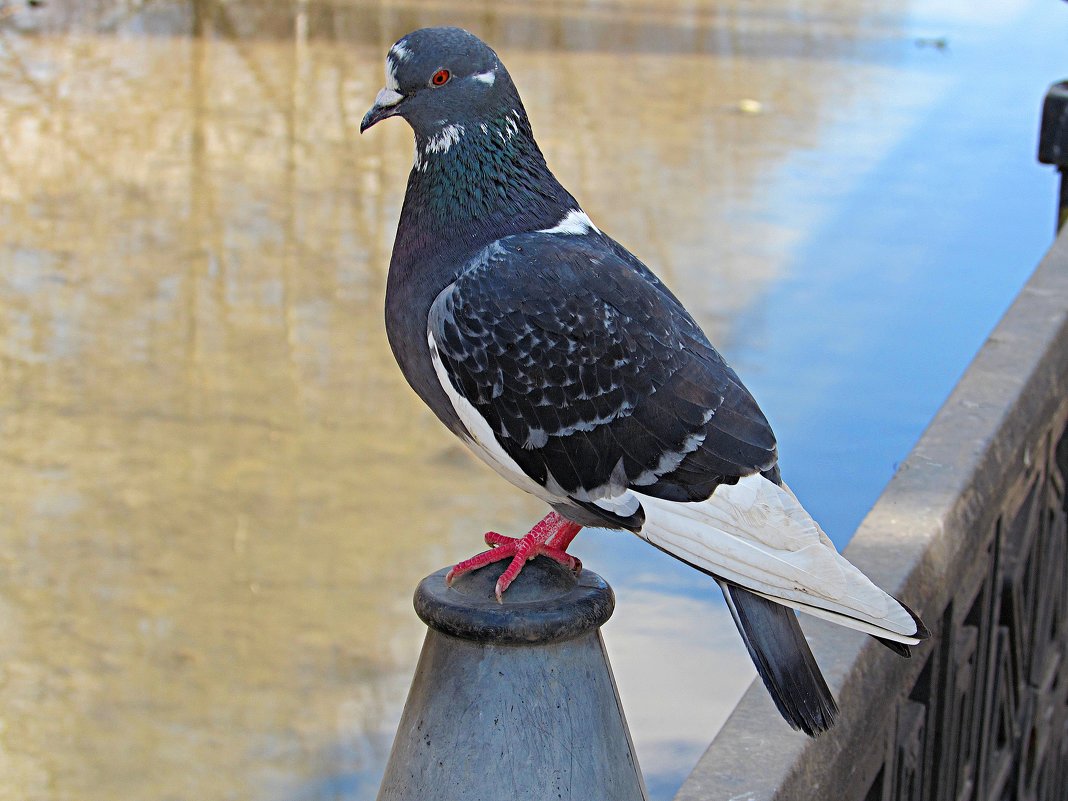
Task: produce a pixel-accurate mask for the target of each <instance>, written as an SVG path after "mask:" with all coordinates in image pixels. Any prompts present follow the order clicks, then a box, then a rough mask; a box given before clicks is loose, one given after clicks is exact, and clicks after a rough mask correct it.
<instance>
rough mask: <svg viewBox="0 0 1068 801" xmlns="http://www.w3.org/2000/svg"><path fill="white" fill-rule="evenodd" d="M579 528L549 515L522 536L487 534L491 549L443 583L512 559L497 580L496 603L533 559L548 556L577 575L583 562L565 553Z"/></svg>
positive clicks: (462, 564)
mask: <svg viewBox="0 0 1068 801" xmlns="http://www.w3.org/2000/svg"><path fill="white" fill-rule="evenodd" d="M581 529H582V526H580V525H579V524H578V523H572V522H571V521H570V520H568V519H567V518H564V517H561V516H560V515H558V514H557V513H556V512H549V514H547V515H545V517H543V518H542V519H541V520H540V521H539V522H538V523H537V524H535V526H534V528H532V529H531V530H530V531H529V532H528V533H527V534H525V535H524V536H522V537H519V538H516V537H505V536H504V535H502V534H498V533H497V532H495V531H487V532H486V544H487V545H490V546H492V547H491V548H490V549H489V550H488V551H483V552H482V553H480V554H478V555H476V556H472V557H471V558H470V559H465V560H463V561H462V562H459V563H457V565H456V566H455V567H454V568H453V569H452V570H450V571H449V572H448V574H447V575H446V576H445V583H446V584H447V585H451V584H452V582H453V581H454V580H455V579H456V578H457V577H459V576H462V575H463V574H464V573H470V572H471V571H472V570H478V569H479V568H480V567H485V566H486V565H490V564H493V563H494V562H499V561H501V560H502V559H508V558H509V557H511V559H512V562H511V564H509V565H508V567H507V568H505V571H504V572H503V573H502V574H501V577H500V578H499V579H497V586H496V588H495V590H494V591H495V593H496V595H497V601H498V602H501V603H503V596H504V591H505V590H507V589H508V587H509V585H511V583H512V582H513V581H515V578H516V576H518V575H519V573H520V571H522V569H523V566H524V565H525V564H526V563H527V561H528V560H530V559H533V558H534V557H535V556H547V557H549V558H550V559H552V560H553V561H554V562H559V563H560V564H562V565H563V566H564V567H566V568H568V569H569V570H574V571H575V572H576V573H577V572H579V571H580V570H582V562H580V561H579V560H578V559H576V558H575V557H574V556H572V555H571V554H569V553H567V546H568V545H570V544H571V540H573V539H575V535H576V534H578V533H579V531H580V530H581Z"/></svg>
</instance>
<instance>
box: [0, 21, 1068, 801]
mask: <svg viewBox="0 0 1068 801" xmlns="http://www.w3.org/2000/svg"><path fill="white" fill-rule="evenodd" d="M446 22H448V23H454V24H461V25H464V26H466V27H468V28H470V29H472V30H474V31H476V32H478V33H480V34H482V35H483V36H484V37H485V38H487V39H488V40H490V41H491V42H492V43H493V44H494V46H495V47H496V48H497V49H498V51H499V52H500V53H501V55H502V57H503V58H504V59H505V61H506V63H507V64H508V66H509V68H510V70H511V72H512V73H513V75H514V76H515V78H516V80H517V82H518V84H519V87H520V90H521V91H522V93H523V96H524V99H525V101H526V104H527V107H528V110H529V111H530V114H531V118H532V121H533V124H534V128H535V131H536V133H537V134H538V136H539V141H540V142H541V144H542V146H543V149H544V150H545V151H546V153H547V155H548V158H549V161H550V164H551V165H552V166H553V167H554V169H555V170H556V172H557V174H558V175H559V176H560V177H561V179H562V180H563V182H564V183H565V185H567V186H568V187H569V188H570V189H571V190H572V191H573V192H574V194H575V195H576V196H577V197H579V198H580V200H582V202H583V205H584V207H585V209H586V210H587V211H588V212H589V214H590V216H591V217H592V218H593V219H594V221H595V222H596V223H597V224H598V225H599V226H601V227H602V228H604V229H605V230H607V231H608V232H610V233H613V234H614V235H615V236H617V238H619V239H621V240H622V241H623V242H624V243H626V244H628V245H629V246H630V247H632V248H633V249H634V250H635V251H636V252H637V253H638V254H639V255H640V256H641V257H642V258H643V259H645V260H646V261H647V262H648V263H650V264H651V265H653V266H654V267H655V269H657V270H658V272H660V273H661V274H662V275H663V276H664V277H665V278H666V279H667V280H668V281H669V283H670V284H671V285H672V286H673V287H674V288H675V289H676V290H677V292H678V293H679V294H680V295H681V296H682V297H683V298H685V299H686V301H687V303H688V305H689V306H690V308H691V309H692V310H693V311H694V313H695V315H696V316H697V317H698V318H699V320H700V321H701V322H702V324H703V325H704V326H705V328H706V330H707V331H708V332H709V334H710V336H711V337H712V338H713V340H714V341H716V342H718V343H719V344H720V345H721V346H722V348H723V350H724V351H725V352H726V353H727V354H728V355H729V357H730V358H731V360H732V361H733V362H734V364H735V366H736V367H737V368H738V369H739V371H740V372H741V373H742V375H743V376H744V377H745V378H746V380H747V382H748V383H749V385H750V387H751V388H752V389H753V390H754V392H755V393H756V394H757V396H758V397H759V398H760V400H761V403H762V405H763V407H764V408H765V411H766V412H767V413H768V416H769V417H770V418H771V420H772V422H773V424H774V425H775V427H776V429H777V432H778V434H779V439H780V442H781V451H782V459H783V466H784V471H785V475H786V478H787V480H788V481H789V482H790V483H791V484H792V485H793V487H794V489H795V490H796V491H797V492H798V494H799V495H801V497H802V498H804V499H805V500H806V503H807V505H808V506H809V507H810V508H811V509H812V511H813V512H814V513H816V515H817V516H818V517H819V518H820V519H821V520H822V521H823V522H824V524H825V527H826V528H827V529H828V531H829V532H830V533H831V535H832V537H833V538H834V539H835V540H836V542H838V543H839V544H840V545H842V544H844V543H845V541H846V540H847V539H848V537H849V534H850V533H851V532H852V530H853V529H854V528H855V526H856V524H857V523H858V522H859V520H860V519H861V517H862V516H863V514H864V512H865V510H866V509H867V508H868V507H870V505H871V503H872V502H873V501H874V499H875V498H876V497H877V495H878V492H879V490H880V488H881V487H882V486H883V485H884V484H885V482H886V480H887V479H888V478H889V477H890V475H891V474H892V471H893V468H894V464H895V463H896V462H897V461H899V460H900V459H901V458H903V456H904V455H905V454H906V453H907V451H908V449H909V447H910V446H911V444H912V443H913V442H914V441H915V439H916V437H917V436H918V435H919V433H920V431H921V430H922V428H923V426H924V425H925V423H926V422H927V420H928V419H929V418H930V416H931V414H932V413H933V412H934V410H935V409H936V408H937V407H938V405H939V404H940V402H941V400H942V399H943V398H944V397H945V395H946V393H947V392H948V391H949V389H950V388H951V387H952V385H953V383H954V382H955V380H956V378H957V377H958V376H959V374H960V373H961V372H962V371H963V369H964V367H965V366H966V364H967V362H968V360H969V358H970V357H971V355H972V354H973V353H974V352H975V350H976V349H977V348H978V347H979V345H980V344H981V343H982V340H983V338H984V336H985V335H986V333H987V332H988V331H989V330H990V329H991V328H992V327H993V325H994V323H995V322H996V320H997V318H998V316H999V315H1000V313H1001V312H1002V311H1003V310H1004V308H1005V307H1006V306H1007V304H1008V302H1009V300H1010V298H1011V296H1012V294H1013V293H1014V292H1015V291H1016V290H1017V289H1018V288H1019V286H1020V285H1022V283H1023V281H1024V280H1026V276H1027V275H1028V273H1029V272H1030V270H1031V269H1032V267H1033V266H1034V264H1035V263H1036V261H1037V259H1038V257H1039V256H1040V255H1041V253H1042V252H1043V250H1044V249H1045V247H1046V246H1047V244H1048V242H1049V239H1050V236H1051V231H1052V224H1053V217H1054V211H1053V206H1054V196H1055V181H1054V178H1053V175H1052V173H1051V171H1050V170H1048V168H1040V167H1039V166H1037V165H1036V164H1035V163H1034V152H1035V136H1036V131H1037V125H1038V110H1039V108H1040V101H1041V97H1042V94H1043V92H1044V91H1045V88H1046V86H1047V85H1048V84H1049V83H1050V82H1052V81H1053V80H1055V79H1058V78H1061V77H1063V74H1064V72H1065V70H1066V69H1068V59H1066V58H1065V53H1066V52H1068V49H1066V48H1065V47H1064V43H1065V41H1066V40H1068V39H1066V37H1068V9H1065V8H1064V7H1063V6H1062V4H1057V3H1048V2H1045V1H1044V0H1033V2H997V3H995V2H983V3H956V2H950V1H949V0H945V1H943V2H935V3H925V4H922V5H921V6H920V7H919V8H912V7H910V6H909V5H908V4H903V3H892V2H889V1H888V0H884V2H874V3H849V2H823V3H806V4H804V5H803V6H802V5H798V4H793V3H789V2H786V0H766V2H758V3H752V2H750V3H737V4H723V5H714V6H713V5H707V6H706V5H704V4H697V3H683V2H679V3H668V2H660V1H659V0H651V1H650V2H640V1H639V0H630V1H628V2H622V1H621V2H590V3H559V4H556V3H542V4H538V6H537V10H532V8H531V7H529V6H528V5H527V4H522V3H518V2H516V3H488V2H486V3H484V2H475V1H474V0H472V1H471V2H456V3H448V4H440V3H423V2H408V3H367V4H357V3H342V2H336V3H327V2H324V3H310V2H309V3H301V2H296V3H251V2H227V3H213V2H194V3H179V2H164V1H163V0H161V1H160V2H144V3H137V2H130V3H104V2H89V3H84V2H83V3H74V2H60V0H50V1H49V2H48V3H47V4H46V5H45V6H44V7H41V8H35V9H30V8H28V7H26V5H25V4H24V3H22V2H21V0H20V1H19V2H13V1H12V0H8V2H6V3H5V4H0V464H2V465H3V470H2V472H0V536H2V538H3V547H2V548H0V630H2V631H3V632H4V636H3V637H2V638H0V799H9V798H10V799H47V800H48V801H60V799H96V798H99V799H131V801H132V800H133V799H166V800H167V801H170V799H257V800H259V799H263V800H265V801H273V800H274V799H316V800H318V799H336V798H345V799H371V798H373V797H374V794H375V791H376V788H377V783H378V778H379V776H380V774H381V770H382V767H383V764H384V761H385V758H386V756H387V754H388V748H389V745H390V742H391V740H392V734H393V730H394V727H395V725H396V721H397V719H398V717H399V714H400V708H401V706H402V704H403V701H404V694H405V692H406V689H407V685H408V681H409V678H410V675H411V671H412V668H413V666H414V660H415V657H416V654H417V652H418V648H419V643H420V639H421V627H420V625H419V624H418V621H417V620H416V619H415V618H414V615H413V614H412V613H411V609H410V595H411V591H412V589H413V588H414V586H415V584H416V582H417V581H418V579H420V578H421V577H422V576H424V575H426V574H427V573H429V572H431V571H433V570H435V569H437V568H438V567H440V566H442V565H445V564H448V563H450V562H453V561H456V560H457V559H459V558H461V557H464V556H468V555H470V554H471V553H472V552H474V551H475V550H477V549H478V547H479V545H480V533H481V532H482V531H483V530H485V529H486V528H491V527H492V528H495V529H497V530H501V531H520V530H523V529H524V528H525V527H526V526H528V525H529V523H530V522H532V521H533V520H535V519H536V518H537V517H539V516H540V515H541V514H542V513H543V511H544V510H543V508H542V507H541V506H540V505H539V503H538V502H536V501H534V500H533V499H530V498H526V497H524V496H522V495H520V494H519V493H518V492H516V491H514V490H512V489H511V488H510V487H508V486H506V485H504V484H503V483H502V482H501V481H500V480H499V479H498V478H497V477H496V476H495V475H494V474H492V473H490V472H489V471H488V470H486V469H484V468H483V467H482V466H481V465H480V464H478V463H476V462H475V461H474V460H473V459H472V458H470V457H468V456H467V455H466V454H465V452H464V451H463V450H462V448H461V447H460V446H459V445H458V444H457V443H456V442H454V441H453V440H452V439H451V437H450V435H448V434H447V433H446V432H444V430H442V429H441V428H440V426H439V425H438V423H437V422H436V421H435V420H434V419H433V418H432V417H431V416H430V414H429V413H428V412H426V411H425V410H424V409H423V408H422V406H421V405H420V404H419V402H418V401H417V400H416V399H415V398H414V397H413V396H412V395H411V393H410V391H409V390H408V388H407V386H406V385H405V384H404V382H403V380H402V379H401V378H400V376H399V373H398V371H397V370H396V368H395V366H394V365H393V362H392V358H391V356H390V355H389V352H388V348H387V347H386V343H385V337H384V334H383V332H382V328H381V305H382V296H383V285H384V277H385V268H386V264H387V262H388V257H389V251H390V247H391V244H392V238H393V232H394V228H395V225H396V219H397V214H398V211H399V205H400V200H401V194H402V192H403V187H404V181H405V176H406V174H407V170H408V168H409V166H410V161H411V138H410V136H411V135H410V133H409V131H408V130H407V128H406V126H404V124H403V123H401V122H399V121H392V122H388V123H384V124H382V125H380V126H377V127H376V128H375V129H374V131H373V132H371V134H369V135H367V136H364V137H362V138H361V137H360V136H359V135H358V133H357V130H358V125H359V121H360V118H361V116H362V115H363V113H364V111H365V110H366V108H367V107H368V106H369V104H370V102H371V100H372V99H373V97H374V94H375V92H376V91H377V89H378V88H379V86H380V85H381V82H382V63H383V58H384V54H385V51H386V48H387V47H388V45H389V44H390V43H391V42H392V41H393V40H394V39H396V38H397V37H398V36H400V35H401V34H403V33H405V32H407V31H408V30H410V29H412V28H415V27H418V26H421V25H426V24H440V23H446ZM194 33H199V34H200V35H199V36H194ZM941 37H944V40H945V42H944V44H945V46H939V45H940V42H939V41H937V40H939V39H940V38H941ZM918 40H921V41H918ZM752 101H756V102H755V103H754V102H752ZM743 109H744V110H743ZM753 111H756V112H758V113H751V112H753ZM574 550H575V552H576V553H577V554H578V555H579V556H580V557H581V558H582V559H583V561H584V562H586V563H587V564H588V565H589V566H591V567H592V568H593V569H595V570H597V571H598V572H600V573H601V574H602V575H604V576H605V577H606V578H607V579H608V580H609V581H610V582H611V583H612V584H613V586H614V587H615V589H616V593H617V597H618V601H619V605H618V608H617V612H616V616H615V618H614V619H613V620H612V621H611V622H610V623H609V624H608V626H607V627H606V639H607V643H608V647H609V651H610V653H611V656H612V659H613V665H614V667H615V670H616V674H617V678H618V680H619V684H620V687H621V692H622V694H623V700H624V704H625V706H626V708H627V711H628V716H629V721H630V724H631V728H632V731H633V733H634V739H635V741H636V745H637V748H638V752H639V758H640V759H641V761H642V765H643V768H644V770H645V773H646V776H647V779H648V781H649V784H650V789H651V791H652V795H653V797H654V798H656V799H668V798H670V797H671V795H672V793H673V792H674V790H675V788H677V787H678V785H679V783H680V782H681V780H682V778H683V777H684V776H685V774H686V772H687V771H688V770H689V768H690V766H691V765H692V764H693V762H694V761H695V760H696V758H697V757H698V756H699V754H700V753H701V751H702V749H703V748H704V746H705V745H706V744H707V743H708V741H709V740H710V739H711V737H712V735H713V734H714V732H715V731H716V729H717V728H718V727H719V725H720V724H721V723H722V721H723V719H724V717H725V715H726V714H727V712H728V711H729V709H730V707H731V705H732V704H733V703H734V701H735V699H736V698H737V697H738V695H739V694H740V693H741V692H742V691H743V690H744V688H745V686H746V685H747V684H748V682H749V680H750V678H751V676H752V669H751V667H750V666H749V663H748V659H747V657H746V655H745V654H744V652H743V650H742V647H741V644H740V642H739V641H738V639H737V636H736V634H735V633H734V631H733V627H732V624H731V623H730V621H729V619H728V617H727V616H726V614H725V611H724V609H723V607H722V605H721V603H720V602H719V600H718V599H717V598H716V593H715V592H714V591H713V590H712V588H711V587H710V586H709V582H708V581H707V580H706V579H704V578H703V577H701V576H699V575H697V574H694V573H693V572H692V571H688V570H686V569H684V568H682V567H680V566H677V565H676V564H675V563H673V562H672V561H671V560H669V559H668V558H666V557H664V556H662V555H661V554H659V553H657V552H653V551H652V550H651V549H649V548H648V547H646V546H643V545H642V543H640V542H639V541H637V540H636V539H635V538H633V537H629V536H626V535H620V534H609V533H607V532H584V533H583V535H582V536H580V537H579V539H578V540H577V541H576V545H575V549H574Z"/></svg>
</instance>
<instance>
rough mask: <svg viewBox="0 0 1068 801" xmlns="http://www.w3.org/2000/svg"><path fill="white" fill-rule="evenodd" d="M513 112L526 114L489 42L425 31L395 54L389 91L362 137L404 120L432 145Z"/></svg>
mask: <svg viewBox="0 0 1068 801" xmlns="http://www.w3.org/2000/svg"><path fill="white" fill-rule="evenodd" d="M513 109H517V110H520V111H521V109H522V106H521V104H520V102H519V96H518V95H517V93H516V90H515V86H514V85H513V84H512V79H511V77H510V76H509V75H508V72H507V70H505V68H504V65H503V64H501V60H500V59H499V58H497V54H496V53H494V52H493V50H491V49H490V47H489V46H488V45H487V44H486V43H485V42H483V41H482V40H481V39H479V38H478V37H477V36H475V35H473V34H470V33H468V32H467V31H465V30H462V29H460V28H422V29H420V30H417V31H413V32H412V33H409V34H408V35H407V36H405V37H403V38H402V39H400V40H398V41H397V43H396V44H394V45H393V47H391V48H390V50H389V55H387V56H386V86H385V88H384V89H382V91H380V92H379V93H378V97H376V98H375V104H374V105H373V106H372V107H371V110H370V111H368V112H367V115H366V116H365V117H364V118H363V122H362V123H360V132H361V133H362V132H363V131H366V130H367V129H368V128H370V127H371V126H372V125H374V124H375V123H377V122H379V121H381V120H384V119H386V118H387V117H403V118H404V119H406V120H407V121H408V124H409V125H411V126H412V129H413V130H414V131H415V133H416V135H417V136H419V137H422V138H424V139H430V138H432V137H435V136H439V135H440V134H441V132H442V131H443V130H444V129H446V128H447V127H448V126H462V125H466V124H472V123H480V122H486V121H489V120H492V119H494V118H496V117H499V116H500V115H501V114H502V113H508V112H509V111H511V110H513Z"/></svg>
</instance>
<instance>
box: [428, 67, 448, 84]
mask: <svg viewBox="0 0 1068 801" xmlns="http://www.w3.org/2000/svg"><path fill="white" fill-rule="evenodd" d="M451 77H452V76H451V75H450V74H449V71H448V70H438V71H437V72H435V73H434V77H432V78H431V79H430V83H431V84H432V85H434V86H444V85H445V84H447V83H448V82H449V78H451Z"/></svg>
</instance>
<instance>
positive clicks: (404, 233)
mask: <svg viewBox="0 0 1068 801" xmlns="http://www.w3.org/2000/svg"><path fill="white" fill-rule="evenodd" d="M520 108H521V107H520ZM415 146H416V162H415V165H414V166H413V167H412V172H411V175H410V176H409V177H408V191H407V194H406V195H405V197H404V207H403V209H402V210H401V218H400V225H399V226H398V228H397V240H396V242H395V243H394V245H393V259H392V261H391V262H390V266H389V278H388V280H387V282H386V331H387V333H388V334H389V342H390V345H391V347H392V348H393V353H394V355H395V356H396V357H397V362H398V364H400V367H401V371H402V372H403V373H404V376H405V378H407V379H408V382H409V383H410V384H411V385H412V387H413V388H414V389H415V391H416V392H417V393H418V394H419V395H420V397H422V398H423V400H424V401H426V403H427V404H428V405H429V406H430V408H431V409H433V410H434V412H435V413H436V414H437V415H438V417H439V418H440V419H441V420H442V422H444V423H445V424H446V425H447V426H449V427H450V428H452V429H453V430H454V431H455V432H457V433H458V434H461V435H462V436H466V433H465V431H464V427H463V425H462V423H461V422H460V419H459V418H458V417H457V416H456V413H455V411H453V408H452V405H451V403H450V401H449V400H448V398H447V397H446V396H445V394H444V392H443V390H442V388H441V384H440V382H439V381H438V379H437V376H436V375H435V372H434V368H433V365H432V363H431V359H430V351H429V348H428V347H427V315H428V313H429V311H430V306H431V304H432V303H433V302H434V299H435V298H436V297H437V296H438V294H439V293H440V292H441V291H442V290H443V289H444V288H445V287H447V286H448V285H449V284H451V283H452V282H453V281H455V280H456V278H457V276H459V274H460V272H461V270H462V269H463V267H464V265H465V264H466V263H467V262H468V260H469V259H471V258H472V257H473V256H475V255H476V254H478V253H479V252H480V251H481V250H482V249H483V248H485V247H486V246H487V245H489V244H490V243H492V242H495V241H496V240H498V239H501V238H502V237H506V236H510V235H512V234H518V233H527V232H530V231H539V230H543V229H548V228H553V227H554V226H556V225H558V224H559V223H560V222H561V221H562V220H563V219H564V218H565V217H566V216H567V214H568V212H570V211H572V210H574V209H576V208H578V204H577V203H576V202H575V199H574V198H573V197H571V195H570V194H568V192H567V190H566V189H564V188H563V187H562V186H561V185H560V182H559V181H557V180H556V178H555V177H553V174H552V173H551V172H549V168H548V167H547V166H546V164H545V158H544V157H543V156H542V154H541V151H540V150H539V149H538V146H537V144H536V143H535V142H534V136H533V134H532V133H531V131H530V124H529V123H528V122H527V118H526V115H525V114H523V113H522V112H521V111H520V112H519V113H513V112H512V111H511V110H509V111H508V112H507V113H506V114H504V115H502V116H501V118H500V119H496V120H491V121H489V122H485V123H479V122H476V123H474V124H470V125H464V126H459V125H456V126H447V127H446V128H444V129H442V130H441V131H440V132H438V133H437V134H436V135H435V136H432V137H430V138H425V137H421V136H419V135H418V134H417V135H416V140H415Z"/></svg>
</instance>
